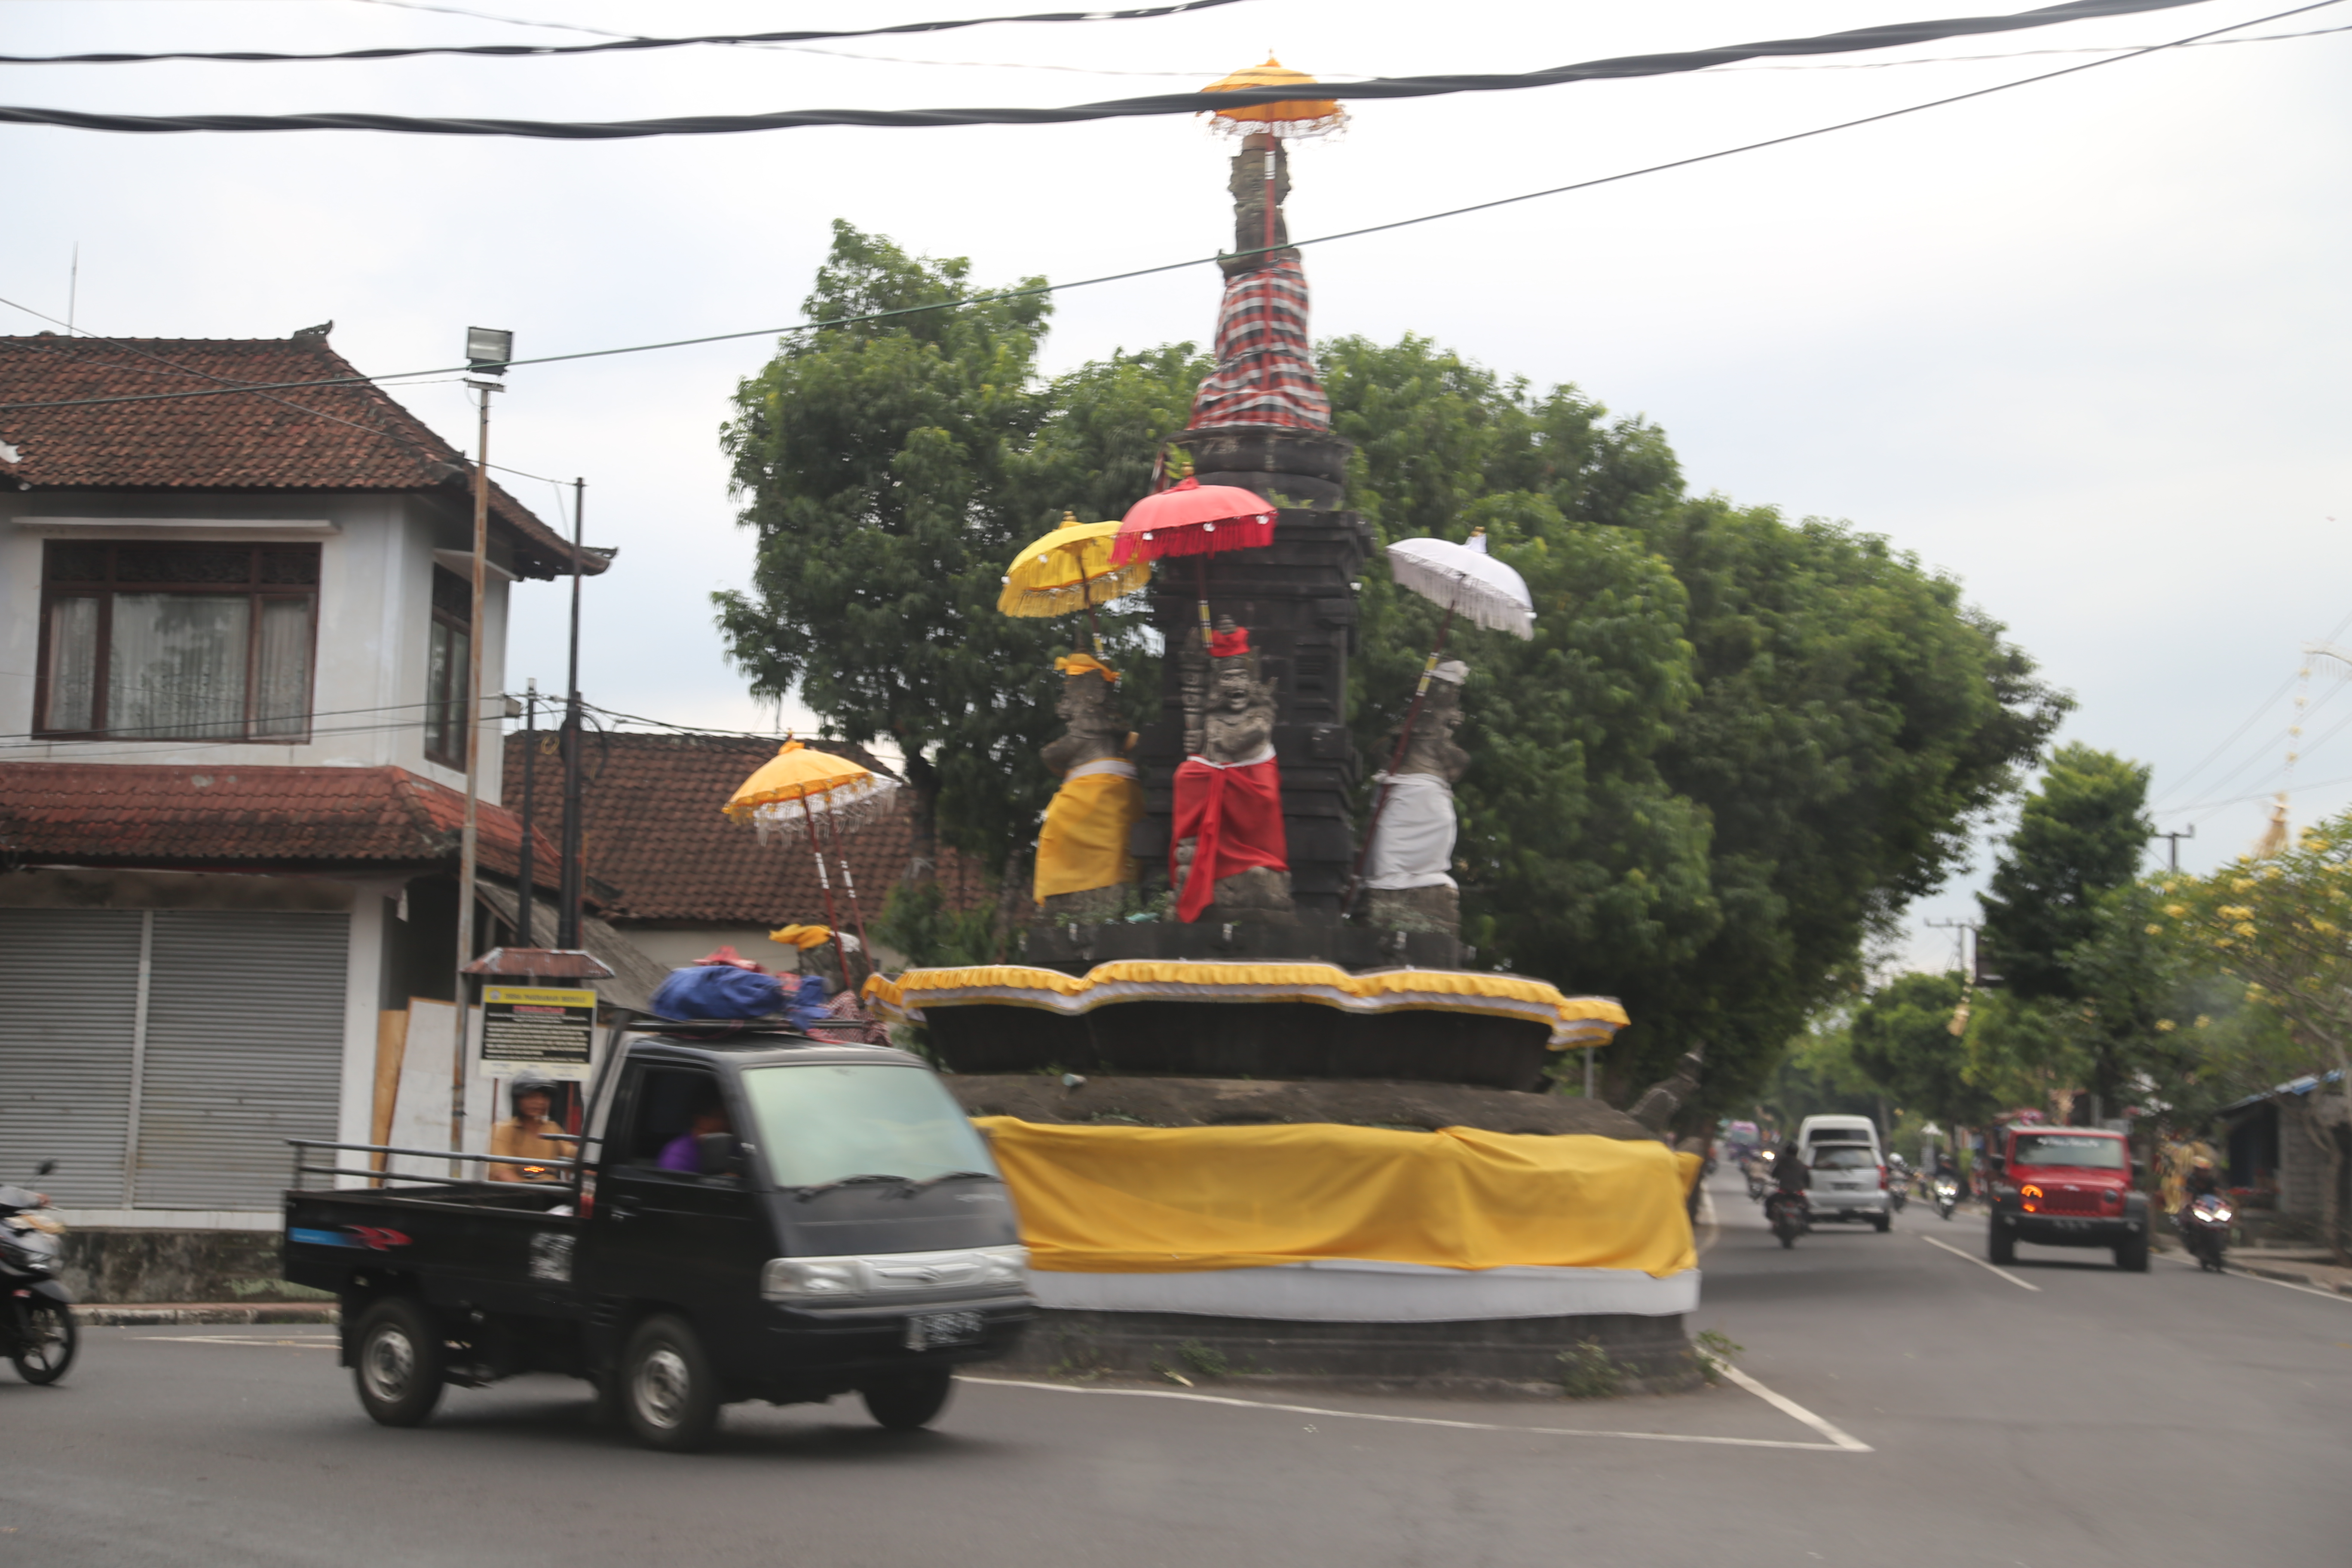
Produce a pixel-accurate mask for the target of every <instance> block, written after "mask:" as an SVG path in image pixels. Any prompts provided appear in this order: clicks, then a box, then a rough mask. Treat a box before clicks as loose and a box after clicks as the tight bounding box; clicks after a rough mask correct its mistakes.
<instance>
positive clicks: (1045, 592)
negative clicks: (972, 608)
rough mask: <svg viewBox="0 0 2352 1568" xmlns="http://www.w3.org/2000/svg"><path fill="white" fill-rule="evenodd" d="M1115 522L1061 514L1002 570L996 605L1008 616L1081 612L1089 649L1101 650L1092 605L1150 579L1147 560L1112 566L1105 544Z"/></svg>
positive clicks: (1113, 534) (1114, 531) (1114, 534)
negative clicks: (1059, 521)
mask: <svg viewBox="0 0 2352 1568" xmlns="http://www.w3.org/2000/svg"><path fill="white" fill-rule="evenodd" d="M1118 527H1119V525H1118V523H1116V522H1080V521H1078V519H1077V514H1076V512H1067V511H1066V512H1064V513H1063V514H1062V524H1061V526H1060V527H1059V528H1056V529H1055V530H1054V531H1053V532H1051V533H1049V534H1047V535H1045V537H1044V538H1043V539H1039V540H1036V541H1035V542H1032V543H1029V544H1026V545H1024V546H1023V547H1022V550H1021V553H1020V554H1019V555H1017V556H1015V557H1014V558H1013V569H1012V570H1011V571H1009V572H1007V573H1006V574H1004V592H1003V593H1002V594H999V595H997V596H996V607H997V608H998V609H1000V610H1002V611H1003V612H1004V613H1005V614H1006V615H1008V616H1024V617H1029V616H1038V617H1042V616H1066V615H1068V614H1069V613H1070V612H1071V611H1073V610H1079V609H1083V610H1084V611H1086V613H1087V633H1088V635H1089V636H1090V637H1092V638H1093V641H1094V647H1095V652H1096V653H1097V655H1099V654H1100V653H1101V652H1102V628H1101V626H1099V625H1098V624H1097V622H1096V620H1095V606H1096V605H1101V604H1107V603H1108V602H1109V601H1110V600H1113V599H1117V598H1119V597H1122V596H1123V595H1129V594H1132V593H1134V592H1136V591H1137V590H1138V589H1139V588H1141V587H1143V586H1144V585H1146V584H1149V583H1150V581H1151V563H1150V562H1149V561H1129V562H1128V563H1125V564H1123V565H1122V564H1114V563H1112V561H1111V558H1110V557H1111V544H1112V542H1113V541H1115V540H1117V539H1118Z"/></svg>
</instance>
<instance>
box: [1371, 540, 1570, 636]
mask: <svg viewBox="0 0 2352 1568" xmlns="http://www.w3.org/2000/svg"><path fill="white" fill-rule="evenodd" d="M1388 554H1389V575H1390V576H1391V577H1393V578H1395V579H1396V581H1397V584H1398V586H1400V587H1404V588H1410V589H1412V591H1413V592H1414V593H1416V594H1418V595H1421V596H1422V597H1423V598H1424V599H1427V600H1429V601H1430V602H1431V603H1432V604H1436V605H1444V606H1445V608H1446V610H1447V611H1448V613H1449V615H1450V616H1454V615H1458V616H1463V617H1464V618H1465V619H1466V620H1469V621H1472V622H1475V624H1477V625H1479V626H1486V627H1487V628H1488V629H1489V630H1492V631H1498V632H1509V633H1510V634H1511V635H1512V636H1513V637H1534V636H1535V635H1536V601H1535V596H1534V595H1531V594H1529V593H1528V580H1527V579H1526V578H1524V577H1522V576H1520V575H1519V574H1517V572H1514V571H1513V570H1511V568H1510V567H1508V566H1507V565H1505V564H1504V563H1501V562H1500V561H1497V560H1496V559H1495V558H1494V557H1493V556H1491V555H1489V554H1487V553H1486V530H1485V529H1483V528H1482V529H1480V530H1478V531H1476V532H1475V533H1473V534H1471V536H1470V542H1469V543H1467V544H1456V543H1454V542H1453V541H1452V540H1450V539H1400V540H1398V541H1397V542H1395V543H1394V544H1391V545H1390V546H1389V551H1388ZM1438 638H1439V642H1438V646H1439V647H1441V648H1442V647H1444V633H1443V632H1441V633H1439V634H1438ZM1431 657H1432V658H1435V656H1434V655H1432V656H1431Z"/></svg>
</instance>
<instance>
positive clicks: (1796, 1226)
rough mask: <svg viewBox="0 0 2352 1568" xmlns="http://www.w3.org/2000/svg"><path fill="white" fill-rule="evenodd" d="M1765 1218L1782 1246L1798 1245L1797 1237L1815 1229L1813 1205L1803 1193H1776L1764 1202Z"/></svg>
mask: <svg viewBox="0 0 2352 1568" xmlns="http://www.w3.org/2000/svg"><path fill="white" fill-rule="evenodd" d="M1764 1217H1765V1219H1767V1220H1768V1221H1769V1222H1770V1223H1771V1226H1772V1234H1773V1235H1774V1236H1777V1237H1780V1245H1781V1246H1782V1247H1794V1246H1796V1245H1797V1237H1801V1236H1802V1235H1804V1234H1805V1233H1806V1232H1808V1231H1810V1230H1811V1229H1812V1228H1813V1205H1811V1204H1810V1203H1808V1202H1806V1201H1805V1194H1802V1193H1774V1194H1772V1195H1771V1196H1770V1197H1769V1198H1766V1199H1765V1200H1764Z"/></svg>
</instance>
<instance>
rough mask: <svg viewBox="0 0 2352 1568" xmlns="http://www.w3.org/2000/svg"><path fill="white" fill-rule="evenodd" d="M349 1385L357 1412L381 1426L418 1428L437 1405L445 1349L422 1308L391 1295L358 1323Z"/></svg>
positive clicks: (436, 1327) (445, 1344)
mask: <svg viewBox="0 0 2352 1568" xmlns="http://www.w3.org/2000/svg"><path fill="white" fill-rule="evenodd" d="M448 1362H449V1348H448V1344H447V1342H446V1341H445V1340H444V1339H443V1338H442V1335H441V1330H440V1328H439V1327H438V1325H436V1323H435V1322H434V1321H433V1319H432V1315H431V1314H430V1313H428V1312H426V1311H425V1309H424V1307H423V1306H421V1305H420V1304H418V1303H417V1302H416V1301H415V1300H412V1299H411V1298H409V1297H406V1296H394V1297H391V1298H390V1299H388V1300H382V1301H378V1302H377V1303H376V1304H375V1305H374V1306H373V1307H370V1308H369V1309H368V1310H367V1312H366V1314H365V1315H364V1316H362V1318H361V1319H360V1326H359V1332H358V1334H357V1336H356V1337H355V1340H354V1350H353V1352H352V1383H354V1384H357V1385H358V1388H359V1394H360V1407H361V1408H362V1409H363V1410H365V1411H366V1412H367V1413H368V1415H371V1416H373V1418H374V1419H375V1420H377V1421H379V1422H381V1423H382V1424H383V1425H384V1426H422V1425H423V1424H424V1421H425V1417H426V1416H428V1415H432V1414H433V1407H434V1406H435V1405H438V1404H439V1403H441V1386H442V1377H443V1374H444V1373H446V1371H447V1368H448Z"/></svg>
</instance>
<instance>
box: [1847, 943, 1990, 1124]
mask: <svg viewBox="0 0 2352 1568" xmlns="http://www.w3.org/2000/svg"><path fill="white" fill-rule="evenodd" d="M1964 994H1966V992H1965V984H1964V983H1963V981H1962V980H1961V977H1960V976H1959V975H1958V974H1957V973H1951V974H1921V973H1909V974H1902V975H1897V976H1896V977H1895V979H1893V980H1892V981H1889V982H1888V983H1887V984H1885V985H1883V986H1881V987H1879V988H1878V989H1877V990H1876V991H1874V992H1872V993H1871V994H1870V996H1869V997H1868V998H1867V999H1866V1000H1865V1001H1864V1003H1863V1005H1861V1006H1860V1007H1859V1008H1857V1009H1856V1010H1855V1012H1854V1016H1853V1025H1852V1026H1850V1029H1849V1035H1850V1037H1851V1039H1852V1041H1853V1061H1854V1065H1855V1066H1856V1067H1858V1068H1861V1069H1862V1071H1863V1072H1864V1073H1865V1074H1866V1075H1868V1077H1869V1078H1870V1079H1871V1081H1872V1082H1874V1083H1875V1084H1877V1085H1878V1086H1879V1087H1880V1088H1882V1089H1884V1090H1885V1093H1886V1096H1887V1098H1888V1099H1889V1100H1893V1101H1894V1102H1895V1104H1896V1105H1899V1106H1902V1107H1903V1108H1905V1109H1906V1110H1916V1111H1918V1112H1921V1113H1923V1114H1924V1115H1926V1116H1927V1117H1930V1118H1933V1119H1937V1120H1940V1121H1943V1122H1944V1123H1945V1124H1946V1125H1948V1126H1951V1125H1966V1126H1974V1125H1976V1124H1978V1123H1979V1122H1981V1121H1984V1120H1985V1118H1986V1117H1988V1116H1990V1114H1991V1113H1992V1112H1993V1111H1994V1110H1999V1109H2000V1107H1999V1106H1998V1105H1996V1104H1995V1103H1993V1101H1992V1100H1991V1099H1990V1097H1989V1096H1988V1095H1987V1094H1986V1093H1985V1092H1984V1090H1983V1089H1981V1088H1979V1086H1977V1085H1975V1084H1972V1083H1970V1082H1969V1078H1968V1068H1969V1052H1968V1047H1967V1046H1966V1044H1965V1043H1964V1040H1963V1038H1962V1036H1961V1035H1955V1034H1954V1033H1953V1032H1952V1019H1953V1017H1954V1016H1955V1014H1956V1013H1957V1012H1958V1008H1959V1005H1960V1000H1961V998H1962V996H1963V995H1964ZM1965 1032H1966V1031H1965V1029H1964V1030H1963V1031H1962V1034H1963V1035H1964V1034H1965Z"/></svg>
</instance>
